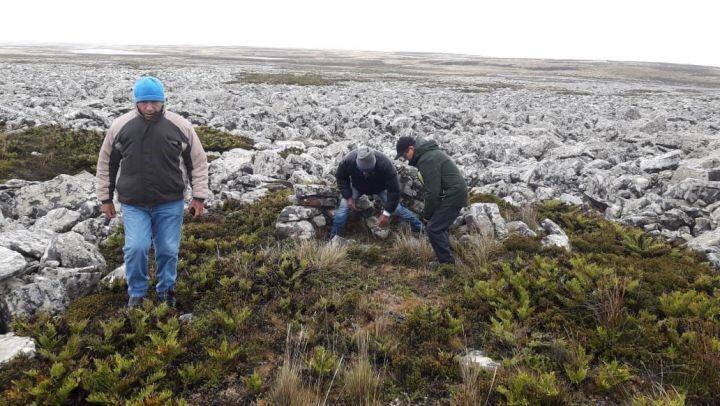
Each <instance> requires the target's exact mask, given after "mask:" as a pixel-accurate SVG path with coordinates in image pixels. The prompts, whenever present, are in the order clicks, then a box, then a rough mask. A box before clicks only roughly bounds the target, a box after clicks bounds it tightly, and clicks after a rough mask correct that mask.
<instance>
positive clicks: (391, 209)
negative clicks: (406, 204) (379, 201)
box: [383, 160, 400, 216]
mask: <svg viewBox="0 0 720 406" xmlns="http://www.w3.org/2000/svg"><path fill="white" fill-rule="evenodd" d="M383 176H384V177H385V189H386V190H387V201H386V202H385V205H384V206H383V210H384V213H383V214H385V215H386V216H390V215H391V214H392V213H395V210H396V209H397V206H398V204H400V180H399V179H398V173H397V169H395V165H394V164H393V163H392V162H390V160H387V161H385V164H384V165H383Z"/></svg>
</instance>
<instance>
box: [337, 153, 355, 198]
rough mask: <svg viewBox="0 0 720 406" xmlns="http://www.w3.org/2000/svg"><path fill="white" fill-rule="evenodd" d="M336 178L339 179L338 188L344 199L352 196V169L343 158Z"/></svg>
mask: <svg viewBox="0 0 720 406" xmlns="http://www.w3.org/2000/svg"><path fill="white" fill-rule="evenodd" d="M335 180H336V181H337V186H338V189H340V194H341V195H342V197H343V198H344V199H349V198H351V197H352V188H351V187H350V170H349V168H348V162H347V160H346V159H343V160H342V161H341V162H340V165H339V166H338V169H337V171H336V172H335Z"/></svg>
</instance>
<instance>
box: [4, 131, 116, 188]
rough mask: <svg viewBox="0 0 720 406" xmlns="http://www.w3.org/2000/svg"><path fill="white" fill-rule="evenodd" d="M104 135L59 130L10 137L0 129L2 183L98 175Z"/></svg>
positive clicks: (26, 132)
mask: <svg viewBox="0 0 720 406" xmlns="http://www.w3.org/2000/svg"><path fill="white" fill-rule="evenodd" d="M102 142H103V135H102V134H101V133H98V132H94V131H71V130H63V129H61V128H58V127H35V128H30V129H28V130H25V131H22V132H18V133H12V134H7V133H5V132H3V131H2V130H0V174H2V175H0V183H2V182H5V181H7V180H9V179H13V178H15V179H25V180H48V179H51V178H53V177H55V176H57V175H58V174H61V173H67V174H72V175H74V174H76V173H78V172H80V171H82V170H85V171H88V172H92V173H95V164H96V162H97V155H98V151H100V146H101V145H102Z"/></svg>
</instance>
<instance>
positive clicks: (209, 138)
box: [0, 126, 253, 183]
mask: <svg viewBox="0 0 720 406" xmlns="http://www.w3.org/2000/svg"><path fill="white" fill-rule="evenodd" d="M195 131H196V132H197V134H198V136H199V137H200V141H201V142H202V144H203V147H204V148H205V150H206V151H217V152H224V151H227V150H229V149H233V148H243V149H251V148H252V146H253V142H252V140H251V139H249V138H247V137H242V136H236V135H232V134H229V133H226V132H223V131H220V130H217V129H214V128H210V127H205V126H200V127H196V128H195ZM103 139H104V134H102V133H100V132H96V131H86V130H79V131H74V130H65V129H61V128H59V127H52V126H42V127H34V128H30V129H27V130H24V131H20V132H15V133H10V134H8V133H6V132H4V131H3V130H1V129H0V174H1V175H0V183H3V182H6V181H7V180H9V179H13V178H14V179H25V180H38V181H44V180H49V179H52V178H53V177H55V176H57V175H58V174H61V173H65V174H70V175H74V174H76V173H78V172H80V171H83V170H85V171H88V172H90V173H95V165H96V164H97V157H98V152H99V151H100V146H101V145H102V142H103Z"/></svg>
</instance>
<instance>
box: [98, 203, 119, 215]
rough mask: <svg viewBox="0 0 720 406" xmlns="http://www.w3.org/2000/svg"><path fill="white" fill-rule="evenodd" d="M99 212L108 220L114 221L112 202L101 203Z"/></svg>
mask: <svg viewBox="0 0 720 406" xmlns="http://www.w3.org/2000/svg"><path fill="white" fill-rule="evenodd" d="M100 211H101V212H102V213H103V214H105V216H107V218H109V219H114V218H115V216H116V215H117V213H116V212H115V204H114V203H113V202H110V203H103V204H102V206H100Z"/></svg>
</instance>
